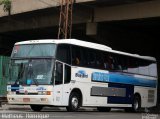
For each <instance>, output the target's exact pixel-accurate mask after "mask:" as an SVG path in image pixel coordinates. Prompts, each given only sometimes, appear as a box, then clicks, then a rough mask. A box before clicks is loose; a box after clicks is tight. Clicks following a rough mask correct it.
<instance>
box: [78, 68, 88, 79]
mask: <svg viewBox="0 0 160 119" xmlns="http://www.w3.org/2000/svg"><path fill="white" fill-rule="evenodd" d="M75 77H79V78H88V74H86V72H85V71H84V70H79V71H78V72H77V73H76V74H75Z"/></svg>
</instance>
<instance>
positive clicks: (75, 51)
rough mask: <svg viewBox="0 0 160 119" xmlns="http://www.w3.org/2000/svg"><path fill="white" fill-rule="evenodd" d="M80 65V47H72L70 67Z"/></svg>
mask: <svg viewBox="0 0 160 119" xmlns="http://www.w3.org/2000/svg"><path fill="white" fill-rule="evenodd" d="M80 63H81V52H80V47H78V46H72V65H76V66H79V65H80Z"/></svg>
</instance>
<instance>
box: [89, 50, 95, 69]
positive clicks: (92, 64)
mask: <svg viewBox="0 0 160 119" xmlns="http://www.w3.org/2000/svg"><path fill="white" fill-rule="evenodd" d="M88 66H89V67H91V68H96V54H95V51H94V50H90V49H88Z"/></svg>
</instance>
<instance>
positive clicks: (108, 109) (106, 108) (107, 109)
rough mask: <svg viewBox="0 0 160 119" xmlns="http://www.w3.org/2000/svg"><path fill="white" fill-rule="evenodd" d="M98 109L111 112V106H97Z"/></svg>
mask: <svg viewBox="0 0 160 119" xmlns="http://www.w3.org/2000/svg"><path fill="white" fill-rule="evenodd" d="M97 110H98V111H99V112H110V111H111V108H110V107H97Z"/></svg>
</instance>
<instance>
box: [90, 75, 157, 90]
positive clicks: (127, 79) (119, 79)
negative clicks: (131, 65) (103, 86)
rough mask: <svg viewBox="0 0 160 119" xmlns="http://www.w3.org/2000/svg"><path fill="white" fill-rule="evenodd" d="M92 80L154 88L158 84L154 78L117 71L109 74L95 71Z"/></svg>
mask: <svg viewBox="0 0 160 119" xmlns="http://www.w3.org/2000/svg"><path fill="white" fill-rule="evenodd" d="M92 80H93V81H101V82H109V83H122V84H131V85H134V86H145V87H154V88H155V87H156V86H157V81H156V80H154V79H153V80H150V79H145V78H138V77H134V75H132V74H125V73H117V72H110V73H109V74H108V73H100V72H93V73H92Z"/></svg>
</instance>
